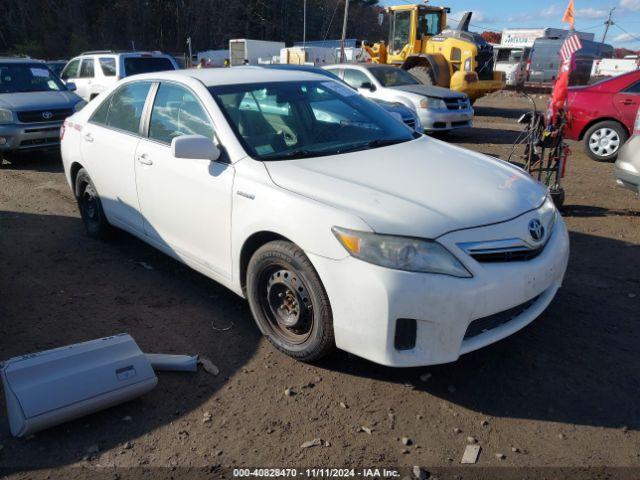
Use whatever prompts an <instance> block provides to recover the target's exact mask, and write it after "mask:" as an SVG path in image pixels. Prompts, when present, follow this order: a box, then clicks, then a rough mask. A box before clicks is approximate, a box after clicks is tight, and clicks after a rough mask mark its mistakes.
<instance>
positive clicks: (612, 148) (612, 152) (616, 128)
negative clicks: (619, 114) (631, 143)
mask: <svg viewBox="0 0 640 480" xmlns="http://www.w3.org/2000/svg"><path fill="white" fill-rule="evenodd" d="M627 138H628V135H627V131H626V130H625V129H624V127H623V126H622V125H620V124H619V123H617V122H611V121H607V122H599V123H596V124H595V125H593V126H592V127H591V128H590V129H589V130H587V132H586V133H585V134H584V147H585V150H586V152H587V155H589V157H591V158H592V159H593V160H596V161H598V162H612V161H614V160H615V159H616V158H617V157H618V152H619V151H620V148H621V147H622V145H624V142H626V141H627Z"/></svg>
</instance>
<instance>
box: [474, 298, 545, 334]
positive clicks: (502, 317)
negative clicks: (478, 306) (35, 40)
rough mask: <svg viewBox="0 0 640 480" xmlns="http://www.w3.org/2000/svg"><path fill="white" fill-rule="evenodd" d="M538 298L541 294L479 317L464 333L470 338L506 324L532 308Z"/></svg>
mask: <svg viewBox="0 0 640 480" xmlns="http://www.w3.org/2000/svg"><path fill="white" fill-rule="evenodd" d="M538 298H540V295H538V296H537V297H535V298H532V299H531V300H529V301H527V302H524V303H521V304H520V305H518V306H516V307H513V308H510V309H509V310H505V311H504V312H500V313H496V314H493V315H489V316H488V317H483V318H478V319H477V320H474V321H473V322H471V323H470V324H469V327H468V328H467V332H466V333H465V334H464V338H465V340H466V339H468V338H472V337H476V336H478V335H482V334H483V333H485V332H488V331H489V330H493V329H494V328H497V327H499V326H500V325H504V324H505V323H508V322H510V321H511V320H513V319H514V318H516V317H518V316H520V315H522V314H523V313H524V312H526V311H527V310H529V308H531V307H532V306H533V305H534V304H535V303H536V301H537V300H538Z"/></svg>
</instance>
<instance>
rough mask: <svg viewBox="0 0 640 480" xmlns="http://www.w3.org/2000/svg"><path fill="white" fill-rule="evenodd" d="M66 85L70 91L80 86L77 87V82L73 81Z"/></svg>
mask: <svg viewBox="0 0 640 480" xmlns="http://www.w3.org/2000/svg"><path fill="white" fill-rule="evenodd" d="M66 85H67V90H69V91H70V92H75V91H76V90H77V89H78V87H76V84H75V83H73V82H67V83H66Z"/></svg>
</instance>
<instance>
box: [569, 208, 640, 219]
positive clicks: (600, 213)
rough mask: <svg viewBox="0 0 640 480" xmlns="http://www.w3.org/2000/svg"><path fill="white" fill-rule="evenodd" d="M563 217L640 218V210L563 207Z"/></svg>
mask: <svg viewBox="0 0 640 480" xmlns="http://www.w3.org/2000/svg"><path fill="white" fill-rule="evenodd" d="M562 215H563V216H565V217H584V218H590V217H640V210H629V209H623V210H613V209H610V208H604V207H594V206H591V205H565V206H563V207H562Z"/></svg>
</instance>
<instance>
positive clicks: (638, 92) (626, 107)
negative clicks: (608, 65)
mask: <svg viewBox="0 0 640 480" xmlns="http://www.w3.org/2000/svg"><path fill="white" fill-rule="evenodd" d="M613 101H614V102H615V104H616V108H617V109H618V111H619V112H620V115H621V117H622V122H623V123H624V124H625V125H626V126H627V129H629V131H630V132H632V131H633V124H634V122H635V120H636V115H637V114H638V108H640V81H637V82H634V83H632V84H631V85H629V86H628V87H626V88H625V89H623V90H622V91H621V92H619V93H617V94H616V95H615V97H614V100H613Z"/></svg>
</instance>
